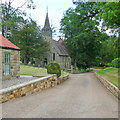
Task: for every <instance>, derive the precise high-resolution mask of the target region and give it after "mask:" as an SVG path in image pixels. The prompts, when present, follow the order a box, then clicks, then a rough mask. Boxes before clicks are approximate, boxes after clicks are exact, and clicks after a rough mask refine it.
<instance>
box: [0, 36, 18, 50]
mask: <svg viewBox="0 0 120 120" xmlns="http://www.w3.org/2000/svg"><path fill="white" fill-rule="evenodd" d="M0 47H3V48H13V49H17V50H20V48H19V47H17V46H16V45H14V44H13V43H11V42H10V41H9V40H7V39H6V38H5V37H3V36H2V35H0Z"/></svg>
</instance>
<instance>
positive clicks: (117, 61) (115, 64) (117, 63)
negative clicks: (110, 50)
mask: <svg viewBox="0 0 120 120" xmlns="http://www.w3.org/2000/svg"><path fill="white" fill-rule="evenodd" d="M112 66H113V67H116V68H120V58H115V59H114V60H112Z"/></svg>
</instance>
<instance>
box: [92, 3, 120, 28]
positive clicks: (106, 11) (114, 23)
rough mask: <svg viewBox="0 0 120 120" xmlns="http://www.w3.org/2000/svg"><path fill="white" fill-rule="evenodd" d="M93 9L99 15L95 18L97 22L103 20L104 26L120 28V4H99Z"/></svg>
mask: <svg viewBox="0 0 120 120" xmlns="http://www.w3.org/2000/svg"><path fill="white" fill-rule="evenodd" d="M93 9H95V10H98V11H99V13H98V14H97V15H96V16H95V18H96V19H97V20H103V25H104V26H108V27H110V28H119V27H120V22H119V21H120V17H119V16H118V15H119V14H120V10H119V9H120V2H98V3H97V4H94V6H93Z"/></svg>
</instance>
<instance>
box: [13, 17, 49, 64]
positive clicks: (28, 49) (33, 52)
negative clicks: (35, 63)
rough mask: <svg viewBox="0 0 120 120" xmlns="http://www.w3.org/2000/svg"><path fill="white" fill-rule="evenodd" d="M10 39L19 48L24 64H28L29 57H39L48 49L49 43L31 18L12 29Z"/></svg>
mask: <svg viewBox="0 0 120 120" xmlns="http://www.w3.org/2000/svg"><path fill="white" fill-rule="evenodd" d="M11 40H13V41H14V43H16V45H17V46H19V47H20V48H21V57H22V59H23V61H24V64H25V65H26V64H28V62H29V61H30V59H33V58H41V57H42V56H43V55H44V54H45V52H47V51H48V50H49V45H48V43H47V42H45V41H44V40H43V39H42V37H41V34H40V30H38V27H37V24H36V22H35V21H33V20H32V19H31V20H30V21H29V20H27V21H26V23H25V24H24V25H23V26H22V27H21V28H19V30H18V31H14V34H13V36H12V38H11Z"/></svg>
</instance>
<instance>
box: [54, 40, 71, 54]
mask: <svg viewBox="0 0 120 120" xmlns="http://www.w3.org/2000/svg"><path fill="white" fill-rule="evenodd" d="M52 43H53V46H54V47H55V50H56V52H57V53H58V54H59V55H60V56H69V53H68V51H67V50H66V48H65V46H64V44H63V42H62V40H61V41H60V40H59V41H56V40H52Z"/></svg>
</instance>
